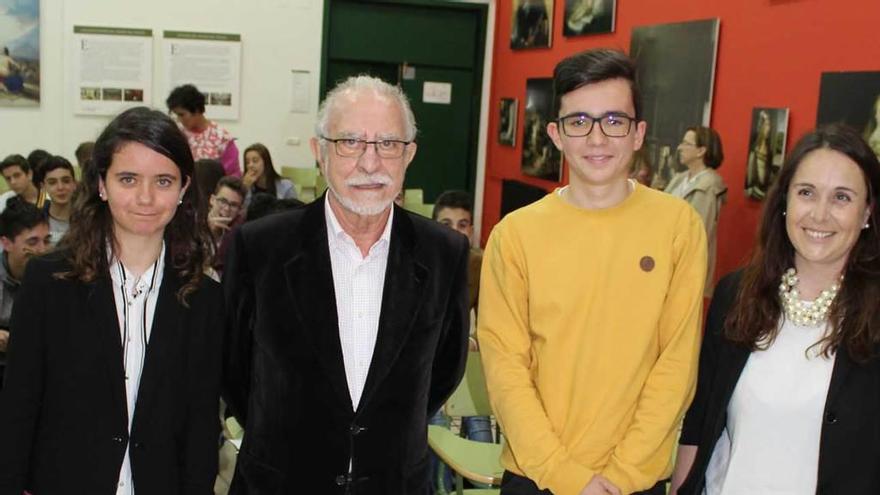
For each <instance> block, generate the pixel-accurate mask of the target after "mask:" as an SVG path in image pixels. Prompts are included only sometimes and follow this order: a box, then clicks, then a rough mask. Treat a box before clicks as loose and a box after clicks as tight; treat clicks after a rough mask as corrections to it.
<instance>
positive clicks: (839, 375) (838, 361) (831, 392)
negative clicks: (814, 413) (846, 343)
mask: <svg viewBox="0 0 880 495" xmlns="http://www.w3.org/2000/svg"><path fill="white" fill-rule="evenodd" d="M836 352H837V356H836V357H835V359H834V366H833V368H832V370H831V383H829V384H828V395H827V396H826V398H825V411H826V413H827V412H828V411H829V409H833V407H834V403H835V401H836V400H837V396H838V395H840V390H841V388H842V387H843V384H844V383H845V382H846V378H847V375H849V372H850V370H851V369H852V368H853V366H854V363H853V361H852V359H850V357H849V352H847V350H846V349H845V348H844V347H843V346H840V347H838V349H837V351H836Z"/></svg>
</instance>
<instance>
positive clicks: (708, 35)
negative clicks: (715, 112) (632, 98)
mask: <svg viewBox="0 0 880 495" xmlns="http://www.w3.org/2000/svg"><path fill="white" fill-rule="evenodd" d="M718 27H719V22H718V19H706V20H700V21H689V22H677V23H672V24H658V25H653V26H641V27H637V28H635V29H633V32H632V40H631V43H630V51H629V53H630V56H631V57H632V58H633V60H635V62H636V67H637V69H636V70H637V73H636V77H637V79H638V81H639V89H640V90H641V94H642V96H641V100H642V110H641V115H640V118H641V119H642V120H645V121H647V122H648V131H647V134H646V136H645V144H644V146H645V155H646V158H647V160H648V161H649V162H650V163H652V164H653V165H654V170H655V171H656V172H655V174H654V177H653V179H652V181H651V186H652V187H655V188H657V189H661V190H662V189H663V188H665V187H666V185H667V183H668V180H669V179H670V178H671V177H672V175H673V172H674V171H675V170H677V169H678V168H679V164H678V158H677V156H676V155H677V153H675V149H676V146H678V143H679V142H680V141H681V137H682V136H683V135H684V133H685V131H686V130H687V129H688V128H689V127H692V126H695V125H704V126H708V125H709V120H710V117H711V110H712V93H713V89H714V81H715V62H716V59H717V53H718Z"/></svg>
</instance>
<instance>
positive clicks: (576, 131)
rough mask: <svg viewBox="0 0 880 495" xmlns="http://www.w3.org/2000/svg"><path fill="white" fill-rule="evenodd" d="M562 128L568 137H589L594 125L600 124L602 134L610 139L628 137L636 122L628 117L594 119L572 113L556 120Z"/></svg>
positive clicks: (617, 116) (604, 116)
mask: <svg viewBox="0 0 880 495" xmlns="http://www.w3.org/2000/svg"><path fill="white" fill-rule="evenodd" d="M556 120H557V122H559V125H560V126H561V127H562V133H563V134H565V135H566V136H568V137H584V136H589V135H590V132H592V131H593V124H595V123H596V122H598V123H599V128H600V129H602V134H605V135H606V136H608V137H626V136H628V135H629V131H630V129H631V128H632V123H633V122H634V121H635V120H636V119H634V118H633V117H630V116H628V115H622V114H619V113H609V114H605V115H602V116H601V117H592V116H590V115H587V114H585V113H572V114H569V115H566V116H564V117H559V118H558V119H556Z"/></svg>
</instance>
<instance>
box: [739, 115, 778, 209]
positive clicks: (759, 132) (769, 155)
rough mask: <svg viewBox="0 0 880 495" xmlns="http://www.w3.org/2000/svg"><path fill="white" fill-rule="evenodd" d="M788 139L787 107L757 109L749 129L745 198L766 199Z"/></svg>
mask: <svg viewBox="0 0 880 495" xmlns="http://www.w3.org/2000/svg"><path fill="white" fill-rule="evenodd" d="M787 139H788V109H787V108H755V109H753V110H752V125H751V130H750V131H749V153H748V159H747V161H746V184H745V188H746V197H748V198H751V199H755V200H758V201H760V200H763V199H764V198H765V197H766V196H767V191H768V190H769V189H770V186H771V185H772V184H773V180H774V179H775V178H776V176H777V175H778V174H779V171H780V170H781V169H782V162H784V161H785V143H786V140H787Z"/></svg>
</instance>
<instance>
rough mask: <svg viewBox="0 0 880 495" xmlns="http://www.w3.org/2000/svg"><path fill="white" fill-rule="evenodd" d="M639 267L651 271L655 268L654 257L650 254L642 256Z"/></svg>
mask: <svg viewBox="0 0 880 495" xmlns="http://www.w3.org/2000/svg"><path fill="white" fill-rule="evenodd" d="M639 267H640V268H641V269H642V271H645V272H650V271H651V270H653V269H654V258H652V257H650V256H642V259H641V260H639Z"/></svg>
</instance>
